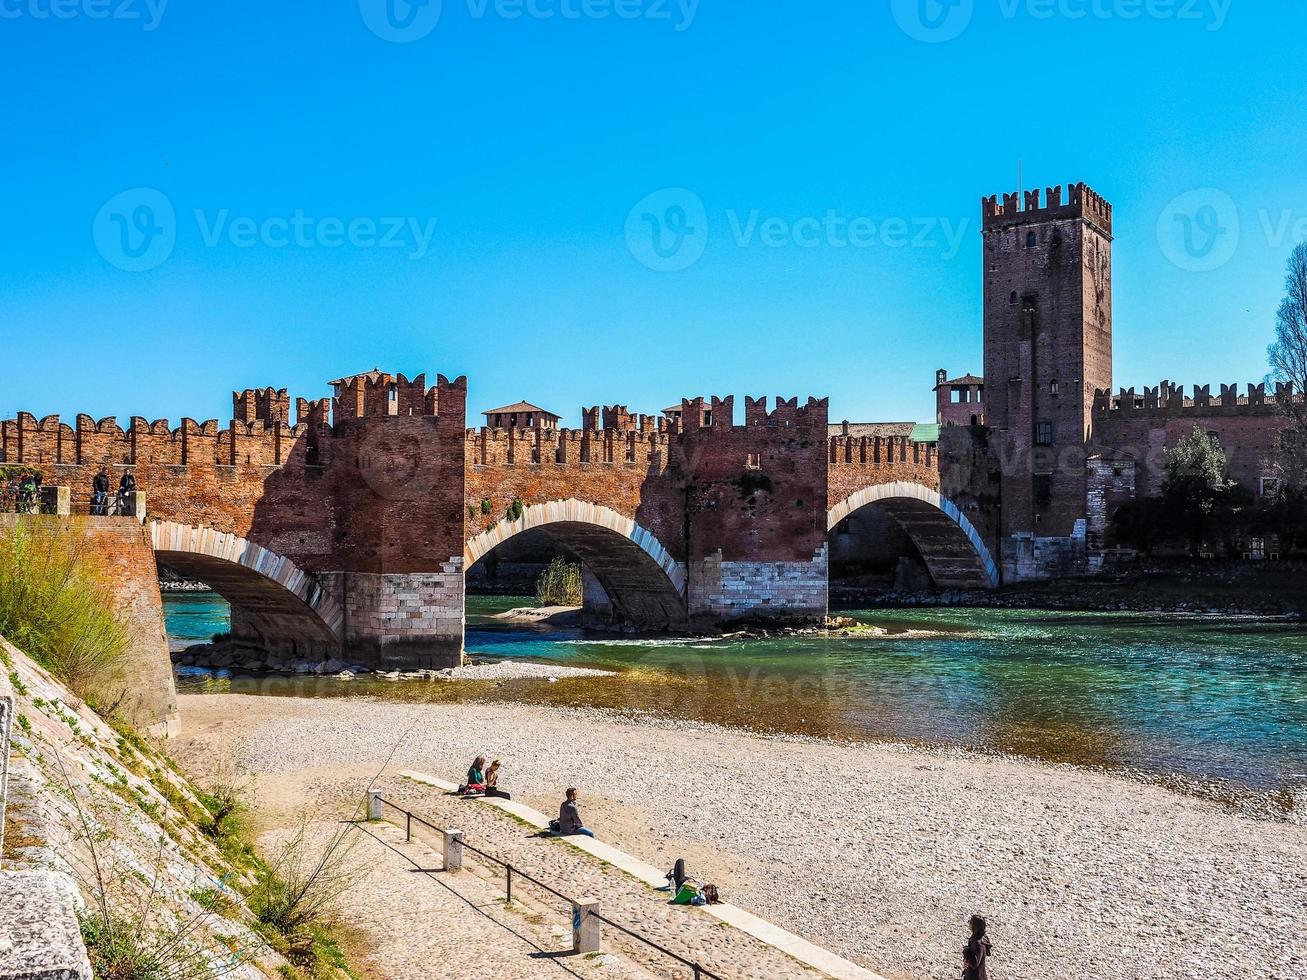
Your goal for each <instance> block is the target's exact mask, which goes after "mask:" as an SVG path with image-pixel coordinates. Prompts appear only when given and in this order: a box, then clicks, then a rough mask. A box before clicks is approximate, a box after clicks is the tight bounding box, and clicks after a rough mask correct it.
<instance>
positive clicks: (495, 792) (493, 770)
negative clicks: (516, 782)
mask: <svg viewBox="0 0 1307 980" xmlns="http://www.w3.org/2000/svg"><path fill="white" fill-rule="evenodd" d="M486 796H490V797H494V798H496V799H500V800H509V799H512V797H511V796H509V795H508V794H507V793H505V792H504V791H503V790H502V789H500V788H499V760H498V759H496V760H495V761H494V762H492V763H490V768H489V769H487V770H486Z"/></svg>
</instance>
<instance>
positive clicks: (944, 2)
mask: <svg viewBox="0 0 1307 980" xmlns="http://www.w3.org/2000/svg"><path fill="white" fill-rule="evenodd" d="M890 10H891V11H892V12H893V14H894V20H895V21H896V22H897V23H898V25H899V29H900V30H901V31H903V33H904V34H906V35H907V36H908V37H910V38H912V39H914V40H917V41H924V42H926V43H927V44H942V43H943V42H945V41H952V40H953V39H954V38H955V37H957V36H958V35H959V34H961V33H962V32H963V31H965V30H966V29H967V27H968V26H969V25H970V24H971V15H972V14H973V13H974V12H975V0H890Z"/></svg>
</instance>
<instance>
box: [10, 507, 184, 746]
mask: <svg viewBox="0 0 1307 980" xmlns="http://www.w3.org/2000/svg"><path fill="white" fill-rule="evenodd" d="M20 524H21V526H22V528H23V530H24V531H25V532H27V533H32V534H59V535H69V536H71V537H72V538H73V539H74V541H75V542H76V543H75V547H77V548H79V549H83V553H84V554H85V555H86V556H87V558H88V559H89V560H91V561H93V562H94V563H95V564H96V565H98V566H99V568H100V569H101V570H102V571H103V578H104V581H105V584H106V585H107V586H108V588H109V589H110V592H111V593H112V596H113V600H114V608H115V611H116V613H117V615H118V617H119V619H120V620H121V621H122V622H123V624H124V625H125V626H126V628H127V631H128V634H129V637H130V643H129V647H128V672H127V674H126V676H125V678H124V679H123V685H124V688H125V690H124V693H123V697H122V701H121V703H120V705H119V709H118V710H119V711H120V712H122V713H123V715H124V717H126V718H128V719H129V720H131V721H132V722H133V723H134V724H137V725H139V726H140V727H142V728H145V729H147V730H152V731H157V732H166V733H169V734H175V733H176V732H177V731H179V728H180V716H179V714H178V711H177V689H176V687H175V686H174V684H173V676H172V660H171V658H170V657H169V654H168V639H167V635H166V632H165V630H164V625H163V599H162V597H161V595H160V593H159V577H158V571H157V569H156V567H155V563H154V551H153V549H152V548H151V546H150V542H149V538H148V537H147V535H146V533H145V530H144V528H142V527H141V525H140V524H139V523H137V521H135V520H134V519H132V518H129V517H78V518H72V519H70V518H55V517H17V516H15V515H13V514H4V515H0V529H11V528H13V527H15V526H18V525H20ZM115 694H116V690H111V691H109V692H107V693H106V698H109V699H112V698H113V697H114V695H115Z"/></svg>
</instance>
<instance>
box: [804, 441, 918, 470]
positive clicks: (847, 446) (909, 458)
mask: <svg viewBox="0 0 1307 980" xmlns="http://www.w3.org/2000/svg"><path fill="white" fill-rule="evenodd" d="M829 462H830V465H831V466H894V465H897V464H905V465H910V466H925V467H927V468H928V469H934V470H937V469H939V453H938V446H936V444H935V443H933V442H914V441H913V440H912V439H910V438H909V437H908V436H831V437H830V454H829Z"/></svg>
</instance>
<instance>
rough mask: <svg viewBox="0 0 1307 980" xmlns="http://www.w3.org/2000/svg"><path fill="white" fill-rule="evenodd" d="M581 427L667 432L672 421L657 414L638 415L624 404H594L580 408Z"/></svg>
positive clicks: (622, 430) (595, 430)
mask: <svg viewBox="0 0 1307 980" xmlns="http://www.w3.org/2000/svg"><path fill="white" fill-rule="evenodd" d="M581 428H582V429H583V430H586V429H588V430H590V431H592V432H601V431H604V430H608V429H611V430H613V431H615V432H631V431H635V432H642V433H653V432H667V431H669V430H670V429H671V428H672V423H671V422H670V421H669V420H668V419H666V418H662V417H660V416H657V415H638V414H635V413H632V412H631V411H630V409H628V408H627V407H626V406H625V405H602V406H601V405H595V406H593V407H591V408H582V409H581Z"/></svg>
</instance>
